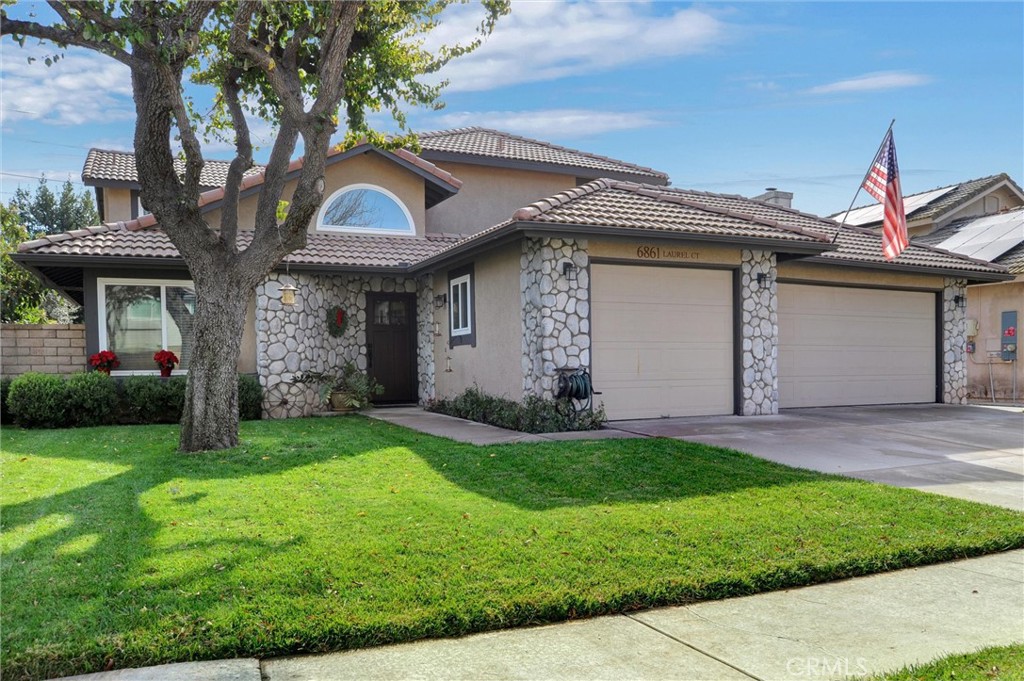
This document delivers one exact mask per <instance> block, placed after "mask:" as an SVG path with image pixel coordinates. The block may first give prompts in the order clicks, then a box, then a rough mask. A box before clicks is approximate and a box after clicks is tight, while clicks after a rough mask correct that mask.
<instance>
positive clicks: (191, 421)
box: [178, 272, 252, 452]
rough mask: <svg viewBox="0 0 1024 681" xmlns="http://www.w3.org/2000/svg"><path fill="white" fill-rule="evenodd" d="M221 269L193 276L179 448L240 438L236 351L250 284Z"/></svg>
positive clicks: (201, 447) (197, 448)
mask: <svg viewBox="0 0 1024 681" xmlns="http://www.w3.org/2000/svg"><path fill="white" fill-rule="evenodd" d="M194 274H195V273H194ZM224 274H225V273H224V272H220V273H211V276H209V277H199V276H197V277H196V278H195V285H196V312H195V317H194V320H193V321H194V326H193V333H194V338H193V342H192V357H191V364H190V365H189V367H188V387H187V388H186V392H185V410H184V413H183V415H182V418H181V439H180V441H179V443H178V449H179V450H180V451H182V452H199V451H206V450H210V449H226V448H228V447H234V446H236V445H237V444H238V357H239V353H240V347H239V346H240V343H241V338H242V333H243V331H244V327H245V312H246V307H247V304H248V300H249V297H250V296H251V295H252V290H251V287H246V286H243V285H241V284H238V283H236V282H234V281H231V279H230V278H229V277H225V276H224Z"/></svg>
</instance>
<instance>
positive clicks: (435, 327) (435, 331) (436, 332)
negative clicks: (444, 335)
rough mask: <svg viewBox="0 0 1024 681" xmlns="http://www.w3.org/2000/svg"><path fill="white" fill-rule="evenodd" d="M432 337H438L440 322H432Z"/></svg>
mask: <svg viewBox="0 0 1024 681" xmlns="http://www.w3.org/2000/svg"><path fill="white" fill-rule="evenodd" d="M434 335H435V336H440V335H441V322H434Z"/></svg>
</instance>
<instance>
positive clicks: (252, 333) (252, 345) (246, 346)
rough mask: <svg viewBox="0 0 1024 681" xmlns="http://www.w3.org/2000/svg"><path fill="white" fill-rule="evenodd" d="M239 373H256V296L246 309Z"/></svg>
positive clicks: (239, 356)
mask: <svg viewBox="0 0 1024 681" xmlns="http://www.w3.org/2000/svg"><path fill="white" fill-rule="evenodd" d="M238 373H240V374H255V373H256V295H255V294H253V296H252V298H250V299H249V304H248V305H247V306H246V308H245V327H244V328H243V329H242V342H241V345H240V346H239V355H238Z"/></svg>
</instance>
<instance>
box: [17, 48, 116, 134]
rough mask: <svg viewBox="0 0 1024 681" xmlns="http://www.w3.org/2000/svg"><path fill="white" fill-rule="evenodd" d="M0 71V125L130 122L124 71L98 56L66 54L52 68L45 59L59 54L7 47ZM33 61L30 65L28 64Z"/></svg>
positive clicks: (52, 50) (75, 51) (70, 51)
mask: <svg viewBox="0 0 1024 681" xmlns="http://www.w3.org/2000/svg"><path fill="white" fill-rule="evenodd" d="M3 49H4V59H3V65H2V66H0V81H2V84H0V96H2V98H3V106H2V107H0V121H3V122H4V123H7V122H12V121H17V120H36V121H43V122H46V123H54V124H58V125H82V124H88V123H106V122H111V121H121V120H130V119H132V118H134V116H135V109H134V106H133V104H132V87H131V75H130V74H129V71H128V67H127V66H124V65H123V64H121V63H119V62H117V61H114V60H113V59H111V58H109V57H105V56H103V55H99V54H94V53H90V52H88V51H85V50H80V49H74V48H68V50H67V51H66V52H65V56H64V58H62V59H59V60H57V61H56V62H55V63H54V64H53V65H52V66H46V64H45V63H44V61H43V60H44V58H45V57H46V56H48V55H53V54H55V53H57V52H58V50H56V49H55V48H53V47H52V46H49V45H31V46H27V47H24V48H19V47H17V46H15V45H13V44H12V43H9V42H6V43H5V44H4V46H3ZM30 57H31V58H34V59H35V61H33V62H32V63H29V62H28V59H29V58H30Z"/></svg>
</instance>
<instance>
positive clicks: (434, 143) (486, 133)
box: [419, 127, 668, 184]
mask: <svg viewBox="0 0 1024 681" xmlns="http://www.w3.org/2000/svg"><path fill="white" fill-rule="evenodd" d="M419 141H420V147H421V148H422V151H421V155H422V156H423V157H424V158H427V159H430V160H435V161H458V162H462V163H480V164H485V165H496V166H501V167H512V168H524V169H532V170H548V171H554V172H566V173H569V174H574V175H577V176H580V177H587V178H595V179H596V178H602V177H604V178H607V177H612V178H618V179H632V180H641V181H645V182H652V183H654V184H668V175H667V174H666V173H663V172H661V171H658V170H654V169H652V168H647V167H644V166H640V165H636V164H633V163H628V162H626V161H620V160H618V159H614V158H608V157H606V156H599V155H597V154H592V153H589V152H586V151H580V150H578V149H571V148H569V147H562V146H559V145H557V144H552V143H550V142H544V141H542V140H536V139H531V138H529V137H521V136H519V135H513V134H511V133H507V132H502V131H501V130H492V129H490V128H479V127H472V128H454V129H452V130H438V131H434V132H424V133H420V134H419Z"/></svg>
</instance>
